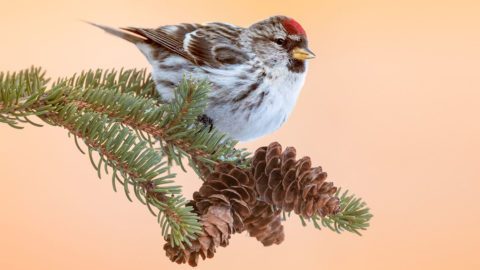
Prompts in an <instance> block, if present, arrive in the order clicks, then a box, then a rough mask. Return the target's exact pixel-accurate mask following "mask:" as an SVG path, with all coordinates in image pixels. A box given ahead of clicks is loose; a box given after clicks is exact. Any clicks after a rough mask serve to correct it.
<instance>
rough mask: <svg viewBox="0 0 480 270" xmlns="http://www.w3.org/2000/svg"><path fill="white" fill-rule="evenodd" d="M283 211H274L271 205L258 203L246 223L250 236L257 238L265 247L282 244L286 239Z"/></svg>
mask: <svg viewBox="0 0 480 270" xmlns="http://www.w3.org/2000/svg"><path fill="white" fill-rule="evenodd" d="M280 215H281V210H280V209H277V210H274V209H273V208H272V206H271V205H269V204H267V203H265V202H262V201H258V202H257V204H256V205H255V207H254V208H253V209H252V215H250V216H249V217H248V218H247V219H246V220H245V221H244V222H245V225H246V227H247V231H248V233H249V234H250V236H252V237H255V238H257V240H258V241H260V242H262V244H263V245H264V246H266V247H267V246H271V245H273V244H276V245H278V244H280V243H282V242H283V240H284V239H285V234H284V232H283V225H282V218H281V216H280Z"/></svg>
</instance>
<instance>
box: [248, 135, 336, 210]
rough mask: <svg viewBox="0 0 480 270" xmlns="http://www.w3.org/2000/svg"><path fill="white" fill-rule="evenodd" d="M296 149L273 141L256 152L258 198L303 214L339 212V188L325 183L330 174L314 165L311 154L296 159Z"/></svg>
mask: <svg viewBox="0 0 480 270" xmlns="http://www.w3.org/2000/svg"><path fill="white" fill-rule="evenodd" d="M295 157H296V150H295V148H293V147H287V148H286V149H285V151H283V152H282V146H281V145H280V144H279V143H277V142H274V143H271V144H270V145H269V146H268V147H261V148H259V149H257V151H255V154H254V156H253V160H252V174H253V175H254V179H255V184H256V191H257V193H258V196H259V199H260V200H262V201H264V202H266V203H268V204H271V205H274V206H275V207H277V208H279V209H282V210H284V211H287V212H289V211H292V210H293V211H294V212H295V213H296V214H299V215H301V216H303V217H306V218H310V217H312V216H313V215H314V214H318V215H320V216H322V217H323V216H326V215H332V214H336V213H338V212H339V211H340V200H339V199H338V198H337V197H335V192H336V191H337V188H336V187H335V186H334V185H333V183H331V182H325V180H326V178H327V173H326V172H323V171H322V168H321V167H315V168H312V167H311V161H310V158H309V157H303V158H301V159H299V160H296V159H295Z"/></svg>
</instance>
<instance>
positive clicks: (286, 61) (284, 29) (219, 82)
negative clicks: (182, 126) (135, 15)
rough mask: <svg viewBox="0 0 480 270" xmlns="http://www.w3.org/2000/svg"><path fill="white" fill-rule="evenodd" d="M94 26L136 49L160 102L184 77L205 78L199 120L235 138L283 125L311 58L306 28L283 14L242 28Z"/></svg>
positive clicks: (169, 96) (224, 25)
mask: <svg viewBox="0 0 480 270" xmlns="http://www.w3.org/2000/svg"><path fill="white" fill-rule="evenodd" d="M94 25H95V26H98V27H100V28H102V29H104V30H105V31H106V32H108V33H111V34H113V35H116V36H118V37H121V38H123V39H125V40H128V41H130V42H132V43H134V44H135V45H136V46H137V47H138V48H139V49H140V51H141V52H142V53H143V54H144V55H145V56H146V58H147V59H148V61H149V62H150V64H151V65H152V67H153V72H152V77H153V79H154V81H155V83H156V88H157V91H158V92H159V93H160V95H161V97H162V99H164V100H165V101H167V102H168V101H169V100H171V99H172V98H173V97H174V92H173V91H174V89H175V85H176V84H177V83H178V82H180V80H181V79H182V77H183V75H184V74H186V75H187V76H189V77H192V78H196V79H207V80H208V81H210V83H211V88H212V89H211V92H210V95H209V103H208V104H209V105H208V107H207V109H206V110H205V115H204V116H203V117H201V118H202V119H203V120H204V121H207V122H209V123H211V124H213V126H215V128H217V129H218V130H220V131H222V132H225V133H227V134H228V135H230V136H231V137H232V138H234V139H237V140H241V141H246V140H251V139H254V138H258V137H260V136H263V135H266V134H268V133H271V132H273V131H275V130H277V129H278V128H279V127H280V126H281V125H282V124H283V123H284V122H285V121H286V120H287V118H288V116H289V114H290V113H291V111H292V110H293V107H294V106H295V103H296V101H297V97H298V94H299V93H300V90H301V88H302V86H303V83H304V80H305V75H306V70H307V63H306V61H305V60H307V59H310V58H313V57H314V56H315V55H314V54H313V53H312V52H311V51H310V50H309V49H308V47H307V36H306V33H305V30H304V29H303V28H302V26H301V25H300V24H299V23H298V22H297V21H295V20H294V19H292V18H288V17H285V16H274V17H270V18H268V19H266V20H263V21H260V22H257V23H255V24H253V25H251V26H250V27H248V28H242V27H238V26H235V25H231V24H227V23H208V24H179V25H167V26H162V27H159V28H156V29H150V28H134V27H128V28H121V29H122V30H123V31H121V30H117V29H114V28H110V27H106V26H102V25H97V24H94Z"/></svg>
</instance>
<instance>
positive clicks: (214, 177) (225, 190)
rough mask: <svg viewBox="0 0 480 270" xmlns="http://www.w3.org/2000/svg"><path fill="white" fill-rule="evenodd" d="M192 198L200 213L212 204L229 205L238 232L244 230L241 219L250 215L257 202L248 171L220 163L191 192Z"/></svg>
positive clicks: (253, 184)
mask: <svg viewBox="0 0 480 270" xmlns="http://www.w3.org/2000/svg"><path fill="white" fill-rule="evenodd" d="M193 200H194V201H195V206H196V208H197V209H198V211H199V213H200V214H203V213H204V212H205V211H207V210H208V208H209V207H210V206H212V205H225V206H227V207H230V208H231V210H232V216H233V221H234V222H233V225H234V226H233V227H234V231H235V232H238V233H240V232H243V231H244V230H245V225H244V223H243V220H245V219H246V218H247V217H249V216H250V215H251V213H252V208H253V207H254V206H255V203H256V202H257V194H256V192H255V183H254V182H253V178H252V177H251V175H250V173H249V172H248V171H246V170H243V169H240V168H238V167H236V166H234V165H232V164H228V163H220V164H219V165H217V166H216V167H215V171H214V172H212V173H211V174H210V175H209V176H208V177H207V179H206V180H205V182H204V183H203V185H202V186H201V187H200V190H199V191H198V192H195V193H193ZM232 233H233V232H232Z"/></svg>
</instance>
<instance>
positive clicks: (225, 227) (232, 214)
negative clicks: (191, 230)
mask: <svg viewBox="0 0 480 270" xmlns="http://www.w3.org/2000/svg"><path fill="white" fill-rule="evenodd" d="M254 187H255V184H254V182H253V180H252V177H251V175H250V173H249V172H248V171H245V170H242V169H240V168H238V167H235V166H234V165H231V164H219V165H217V166H216V167H215V171H214V172H213V173H211V174H210V175H208V177H207V179H206V180H205V182H204V183H203V185H202V187H200V190H199V191H198V192H195V193H194V194H193V201H192V202H191V204H192V205H193V206H194V208H195V210H196V212H197V213H198V214H199V215H200V216H201V223H202V225H203V231H202V233H201V234H200V235H199V237H198V238H197V239H195V240H193V241H192V244H191V245H190V246H186V247H185V249H182V248H181V247H173V246H172V245H171V244H170V243H169V241H168V239H167V243H166V244H165V246H164V249H165V251H166V253H167V256H168V257H169V258H170V260H172V261H174V262H177V263H187V262H188V264H190V265H191V266H196V265H197V263H198V259H199V257H202V259H205V258H211V257H213V255H214V253H215V250H216V247H218V246H222V247H224V246H227V245H228V240H229V238H230V234H232V233H235V232H242V231H244V230H245V225H244V222H243V221H244V220H245V219H246V218H247V217H249V216H250V215H251V214H252V208H253V207H254V205H255V203H256V201H257V198H256V193H255V190H254Z"/></svg>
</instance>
